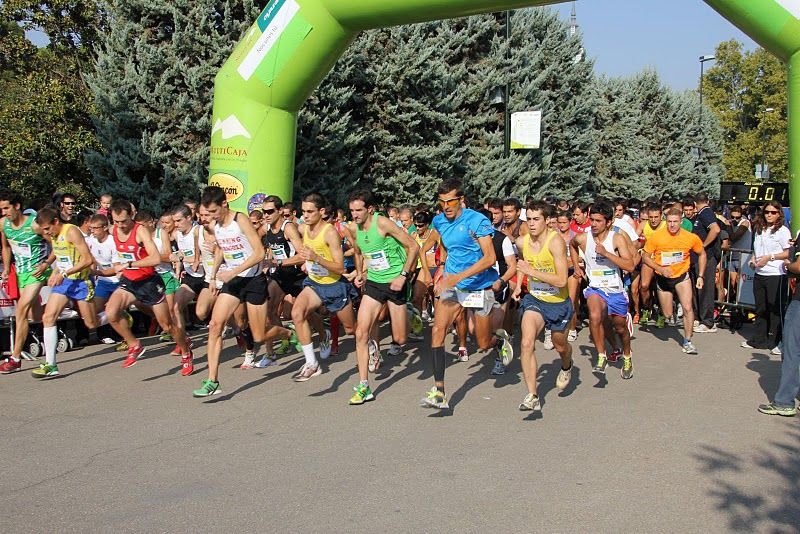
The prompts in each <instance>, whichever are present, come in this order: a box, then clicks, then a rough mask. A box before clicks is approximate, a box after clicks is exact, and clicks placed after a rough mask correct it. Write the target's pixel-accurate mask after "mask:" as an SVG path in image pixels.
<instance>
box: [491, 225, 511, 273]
mask: <svg viewBox="0 0 800 534" xmlns="http://www.w3.org/2000/svg"><path fill="white" fill-rule="evenodd" d="M506 239H508V237H507V236H506V234H504V233H503V232H495V233H494V234H493V235H492V246H493V247H494V256H495V262H494V268H495V269H496V270H497V274H499V275H500V276H503V275H504V274H505V273H506V271H507V270H508V264H507V263H506V255H505V254H503V242H504V241H505V240H506Z"/></svg>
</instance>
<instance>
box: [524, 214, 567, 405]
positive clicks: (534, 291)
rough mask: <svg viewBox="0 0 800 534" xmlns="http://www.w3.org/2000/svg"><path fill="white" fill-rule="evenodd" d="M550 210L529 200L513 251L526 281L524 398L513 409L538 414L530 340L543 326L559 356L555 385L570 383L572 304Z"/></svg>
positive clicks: (561, 386)
mask: <svg viewBox="0 0 800 534" xmlns="http://www.w3.org/2000/svg"><path fill="white" fill-rule="evenodd" d="M553 213H554V210H553V207H552V206H550V205H549V204H545V203H543V202H530V203H528V205H527V207H526V214H527V223H528V224H527V226H528V230H529V232H528V234H526V235H522V236H520V237H518V238H517V249H518V250H519V251H520V254H521V255H522V260H521V261H519V262H517V269H518V270H519V272H520V273H521V274H524V275H526V276H527V277H528V292H527V293H526V294H525V295H524V296H523V297H522V300H521V311H522V321H521V325H520V326H521V329H522V345H521V348H522V354H521V355H520V362H521V363H522V375H523V377H524V378H525V385H526V386H527V387H528V394H527V395H525V398H524V399H523V400H522V403H520V405H519V409H520V410H533V411H539V410H541V404H540V402H539V396H538V395H537V393H536V380H537V373H538V364H537V362H536V353H535V351H534V349H535V345H536V338H537V337H538V336H539V332H541V331H542V329H543V328H547V329H548V330H550V332H551V339H552V341H553V345H554V346H555V349H556V351H557V352H558V354H559V356H561V371H560V372H559V373H558V377H557V378H556V387H557V388H558V389H560V390H564V389H566V387H567V386H568V385H569V382H570V380H571V379H572V346H571V345H570V344H569V342H568V341H567V334H566V331H567V328H568V327H569V325H570V322H571V320H572V315H573V310H572V301H571V300H570V298H569V290H568V289H567V279H568V278H569V276H568V269H569V267H568V264H567V244H566V243H565V242H564V239H562V238H561V237H560V236H559V234H558V232H554V231H551V230H549V229H548V227H547V220H548V219H549V218H551V217H552V216H553ZM522 278H523V277H522V276H521V275H518V276H517V284H516V287H515V288H514V298H515V299H519V297H520V294H521V293H522Z"/></svg>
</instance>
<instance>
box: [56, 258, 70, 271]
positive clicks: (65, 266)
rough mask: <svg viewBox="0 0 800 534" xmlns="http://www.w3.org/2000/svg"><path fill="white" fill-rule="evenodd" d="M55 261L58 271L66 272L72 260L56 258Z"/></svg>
mask: <svg viewBox="0 0 800 534" xmlns="http://www.w3.org/2000/svg"><path fill="white" fill-rule="evenodd" d="M56 260H57V261H58V267H59V269H62V270H67V269H71V268H72V258H70V257H69V256H57V257H56Z"/></svg>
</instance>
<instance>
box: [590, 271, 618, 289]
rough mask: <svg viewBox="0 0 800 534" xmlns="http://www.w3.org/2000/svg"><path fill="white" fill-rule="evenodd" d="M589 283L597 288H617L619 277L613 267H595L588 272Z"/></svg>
mask: <svg viewBox="0 0 800 534" xmlns="http://www.w3.org/2000/svg"><path fill="white" fill-rule="evenodd" d="M589 277H590V278H591V285H592V286H594V287H598V288H601V287H602V288H618V287H619V277H618V276H617V271H616V270H614V269H596V270H594V271H591V273H590V274H589Z"/></svg>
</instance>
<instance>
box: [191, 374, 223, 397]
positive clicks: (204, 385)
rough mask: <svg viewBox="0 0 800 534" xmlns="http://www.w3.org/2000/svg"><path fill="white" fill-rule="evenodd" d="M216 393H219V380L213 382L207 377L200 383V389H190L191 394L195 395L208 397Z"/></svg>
mask: <svg viewBox="0 0 800 534" xmlns="http://www.w3.org/2000/svg"><path fill="white" fill-rule="evenodd" d="M217 393H221V390H220V388H219V382H214V381H213V380H211V379H209V378H206V379H205V380H203V381H202V382H201V383H200V389H195V390H194V391H192V395H194V396H195V397H210V396H211V395H216V394H217Z"/></svg>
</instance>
